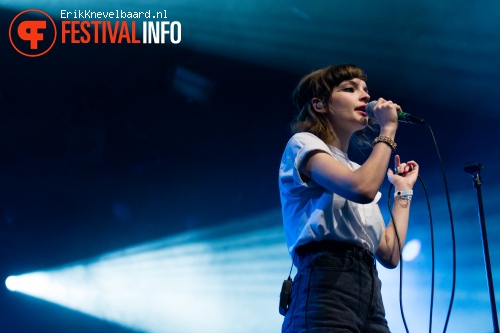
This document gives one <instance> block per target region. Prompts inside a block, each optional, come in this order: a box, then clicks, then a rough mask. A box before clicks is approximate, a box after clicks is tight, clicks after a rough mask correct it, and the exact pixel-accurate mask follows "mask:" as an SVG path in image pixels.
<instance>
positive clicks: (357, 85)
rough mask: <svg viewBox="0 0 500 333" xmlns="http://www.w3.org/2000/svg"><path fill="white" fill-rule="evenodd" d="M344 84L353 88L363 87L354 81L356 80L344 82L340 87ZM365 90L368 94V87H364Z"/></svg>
mask: <svg viewBox="0 0 500 333" xmlns="http://www.w3.org/2000/svg"><path fill="white" fill-rule="evenodd" d="M343 84H352V85H353V86H356V87H359V86H361V85H360V84H358V82H356V81H354V80H346V81H343V82H342V83H341V84H340V85H339V86H342V85H343ZM363 90H364V91H365V92H366V93H368V87H367V86H364V87H363Z"/></svg>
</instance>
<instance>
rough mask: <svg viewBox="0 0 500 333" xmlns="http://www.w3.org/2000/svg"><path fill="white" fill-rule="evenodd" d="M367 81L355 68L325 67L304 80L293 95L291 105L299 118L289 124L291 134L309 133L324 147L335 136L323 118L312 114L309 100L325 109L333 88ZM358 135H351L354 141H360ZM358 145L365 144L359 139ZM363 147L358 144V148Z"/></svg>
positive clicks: (353, 66)
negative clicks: (349, 81)
mask: <svg viewBox="0 0 500 333" xmlns="http://www.w3.org/2000/svg"><path fill="white" fill-rule="evenodd" d="M354 78H357V79H361V80H363V81H366V80H367V76H366V74H365V73H364V72H363V70H362V69H361V68H359V67H358V66H356V65H351V64H342V65H336V66H328V67H326V68H323V69H319V70H316V71H314V72H312V73H310V74H308V75H306V76H304V77H303V78H302V79H301V80H300V82H299V84H298V85H297V87H296V88H295V90H294V92H293V102H294V104H295V105H296V106H297V108H298V110H299V114H298V115H297V117H296V118H295V120H294V121H293V123H292V132H293V133H299V132H309V133H312V134H314V135H316V136H317V137H318V138H320V139H321V140H323V141H324V142H325V143H327V144H331V143H332V142H333V141H334V140H335V135H334V133H333V132H332V129H331V127H330V126H329V124H328V120H327V114H326V113H319V112H316V111H315V110H314V108H313V106H312V102H311V100H312V99H313V98H319V99H320V100H321V101H322V102H323V104H324V105H328V103H329V101H330V96H331V95H332V91H333V88H335V87H336V86H338V85H339V84H340V83H342V82H343V81H345V80H351V79H354ZM361 136H362V133H361V135H359V133H358V135H354V136H353V138H354V139H355V140H358V141H359V140H360V137H361ZM361 141H365V140H363V139H361ZM360 145H361V146H362V145H364V144H363V143H361V142H360V144H358V146H360Z"/></svg>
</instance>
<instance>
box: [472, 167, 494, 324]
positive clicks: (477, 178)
mask: <svg viewBox="0 0 500 333" xmlns="http://www.w3.org/2000/svg"><path fill="white" fill-rule="evenodd" d="M482 168H483V166H482V165H481V164H479V163H476V162H470V163H466V164H465V166H464V171H465V172H467V173H470V174H471V175H472V181H473V182H474V187H475V188H476V191H477V203H478V205H479V226H480V227H481V235H482V237H483V251H484V263H485V265H486V278H487V279H488V290H489V292H490V303H491V316H492V319H493V332H494V333H499V329H498V318H497V307H496V303H495V290H494V287H493V276H492V274H491V263H490V252H489V249H488V237H487V236H486V223H485V219H484V209H483V195H482V194H481V185H482V184H481V169H482Z"/></svg>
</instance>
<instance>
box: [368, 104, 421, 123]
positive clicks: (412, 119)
mask: <svg viewBox="0 0 500 333" xmlns="http://www.w3.org/2000/svg"><path fill="white" fill-rule="evenodd" d="M379 100H380V99H379ZM377 102H378V101H371V102H370V103H368V104H367V105H366V109H365V111H366V114H367V115H368V117H369V118H370V120H371V121H372V122H373V123H375V124H378V123H379V121H378V119H377V118H376V117H375V113H374V109H375V106H376V105H377ZM394 105H395V106H396V107H397V116H398V121H399V122H402V123H408V124H419V125H423V124H425V120H423V119H422V118H420V117H417V116H414V115H411V114H409V113H406V112H403V110H402V109H401V107H400V106H399V105H397V104H394Z"/></svg>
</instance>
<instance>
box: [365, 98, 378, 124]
mask: <svg viewBox="0 0 500 333" xmlns="http://www.w3.org/2000/svg"><path fill="white" fill-rule="evenodd" d="M376 104H377V101H371V102H370V103H368V104H367V105H366V108H365V112H366V115H367V116H368V118H370V119H371V120H372V121H374V122H375V121H376V120H377V118H375V114H374V113H373V109H375V105H376Z"/></svg>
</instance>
